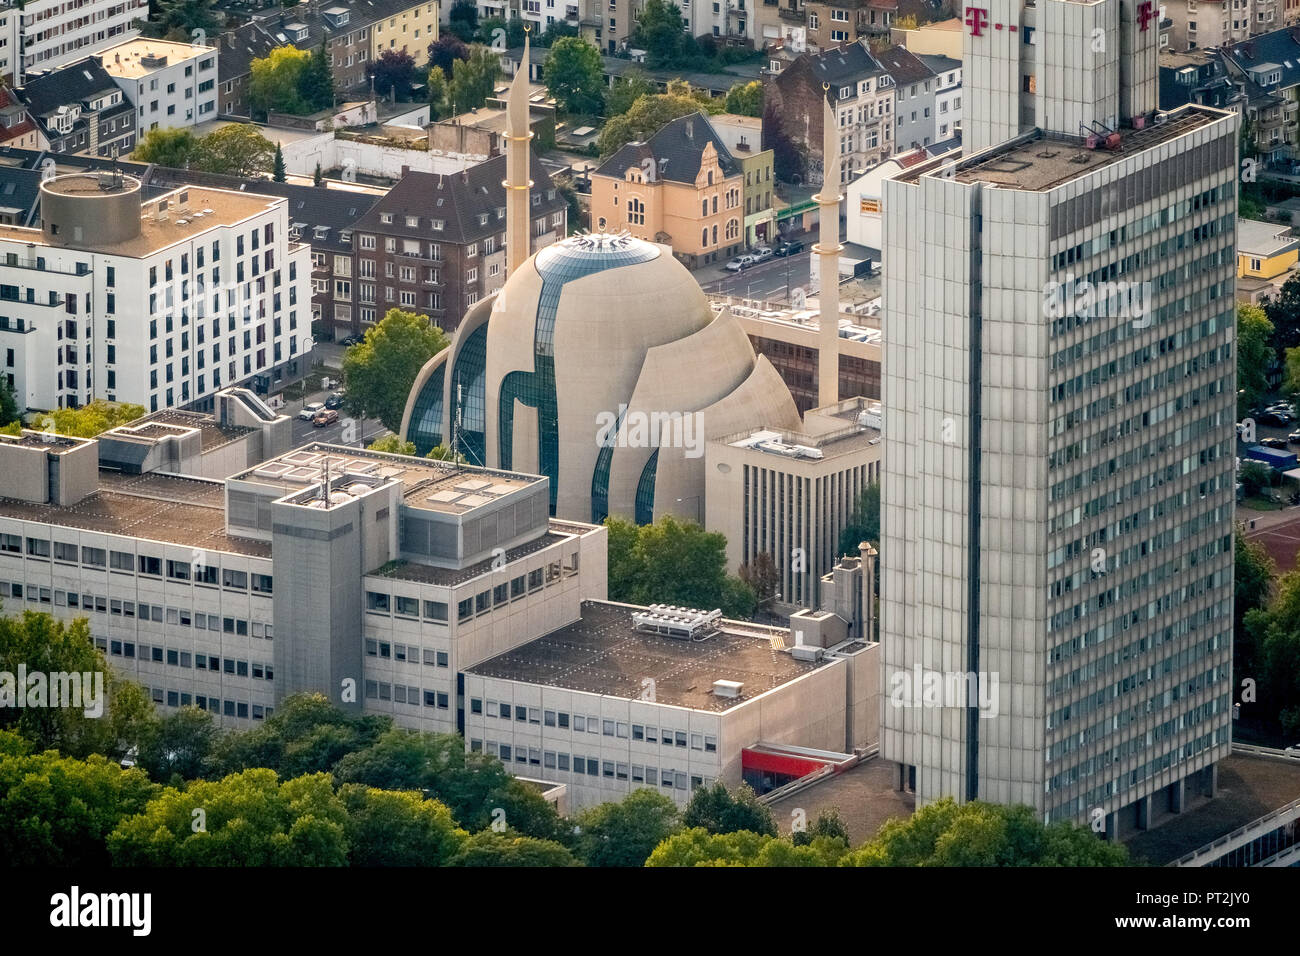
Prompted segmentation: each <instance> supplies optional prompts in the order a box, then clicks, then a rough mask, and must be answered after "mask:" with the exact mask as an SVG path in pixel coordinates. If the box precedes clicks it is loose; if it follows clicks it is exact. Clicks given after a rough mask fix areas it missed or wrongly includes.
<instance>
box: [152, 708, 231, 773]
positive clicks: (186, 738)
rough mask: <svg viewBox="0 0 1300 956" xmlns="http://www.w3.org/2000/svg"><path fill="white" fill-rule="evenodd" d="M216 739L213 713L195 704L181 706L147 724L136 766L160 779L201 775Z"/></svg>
mask: <svg viewBox="0 0 1300 956" xmlns="http://www.w3.org/2000/svg"><path fill="white" fill-rule="evenodd" d="M216 739H217V729H216V725H215V724H214V722H213V720H212V714H210V713H209V712H208V711H206V710H200V709H199V708H197V707H182V708H181V709H180V710H177V711H173V712H172V713H170V714H166V715H164V716H162V717H160V718H158V719H157V720H155V721H152V722H151V723H150V724H149V725H148V727H147V728H146V730H145V732H144V736H143V739H142V740H141V741H140V744H139V754H138V756H137V758H136V766H138V767H140V768H141V769H142V770H144V771H145V772H146V773H148V774H149V776H150V777H152V778H153V779H154V780H157V781H159V782H160V783H166V782H169V781H171V780H172V779H173V777H179V778H180V779H182V780H192V779H194V778H196V777H201V776H203V774H204V771H205V770H206V769H207V761H208V756H209V755H210V754H211V753H212V748H213V745H214V744H215V743H216Z"/></svg>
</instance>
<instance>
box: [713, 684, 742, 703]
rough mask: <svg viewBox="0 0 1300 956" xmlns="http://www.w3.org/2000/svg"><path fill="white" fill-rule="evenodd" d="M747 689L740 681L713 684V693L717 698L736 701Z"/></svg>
mask: <svg viewBox="0 0 1300 956" xmlns="http://www.w3.org/2000/svg"><path fill="white" fill-rule="evenodd" d="M744 689H745V685H744V684H743V683H741V682H740V681H738V680H715V681H714V682H713V693H714V695H715V696H717V697H727V698H731V699H734V698H736V697H739V696H740V692H741V691H742V690H744Z"/></svg>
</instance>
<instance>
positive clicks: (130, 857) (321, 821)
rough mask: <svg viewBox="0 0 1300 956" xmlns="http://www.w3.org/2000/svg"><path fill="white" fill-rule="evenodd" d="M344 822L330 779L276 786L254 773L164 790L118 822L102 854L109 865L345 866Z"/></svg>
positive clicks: (270, 776) (265, 773) (270, 773)
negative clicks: (107, 856) (109, 859)
mask: <svg viewBox="0 0 1300 956" xmlns="http://www.w3.org/2000/svg"><path fill="white" fill-rule="evenodd" d="M200 822H201V823H202V827H201V828H200V827H196V824H197V823H200ZM347 823H348V815H347V811H346V810H345V809H344V806H343V803H342V801H341V800H340V799H339V798H338V796H337V795H336V794H335V793H334V787H333V784H332V782H331V780H330V776H329V774H325V773H316V774H310V775H307V776H303V777H297V778H295V779H292V780H286V781H284V782H283V783H281V782H280V780H279V778H278V777H277V776H276V774H275V771H274V770H267V769H260V768H259V769H256V770H246V771H244V772H243V773H236V774H231V775H230V776H227V777H225V778H223V779H221V780H217V781H211V780H196V781H194V782H193V783H191V784H189V786H188V787H187V788H186V789H185V790H176V789H173V788H170V787H169V788H168V789H166V790H164V791H163V792H162V793H161V794H160V795H159V796H157V797H155V798H154V799H153V800H150V801H149V804H148V806H147V807H146V808H145V810H144V812H143V813H141V814H139V815H138V816H134V817H131V818H130V819H127V820H123V821H122V822H121V823H119V824H118V825H117V827H116V829H114V830H113V832H112V833H111V834H110V835H109V838H108V850H109V853H110V854H111V856H112V859H113V865H114V866H345V865H346V864H347V861H348V842H347V836H346V831H345V827H346V825H347Z"/></svg>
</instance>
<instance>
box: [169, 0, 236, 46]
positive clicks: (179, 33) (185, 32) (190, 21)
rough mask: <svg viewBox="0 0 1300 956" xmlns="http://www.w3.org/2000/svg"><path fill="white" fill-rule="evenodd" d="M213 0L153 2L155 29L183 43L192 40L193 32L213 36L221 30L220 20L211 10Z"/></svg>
mask: <svg viewBox="0 0 1300 956" xmlns="http://www.w3.org/2000/svg"><path fill="white" fill-rule="evenodd" d="M212 5H213V0H154V12H155V14H156V17H157V18H156V20H155V21H154V22H155V23H156V24H157V28H158V30H159V31H160V35H162V34H166V35H168V36H169V37H174V38H175V39H177V40H181V41H183V42H189V41H190V40H192V39H193V38H194V31H195V30H204V31H206V32H208V33H212V34H215V33H216V32H217V31H218V30H220V29H221V20H220V19H219V18H218V15H217V13H216V11H215V10H213V9H212Z"/></svg>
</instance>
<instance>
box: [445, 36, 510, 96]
mask: <svg viewBox="0 0 1300 956" xmlns="http://www.w3.org/2000/svg"><path fill="white" fill-rule="evenodd" d="M500 75H501V61H500V60H499V59H498V58H497V55H496V54H495V53H493V52H492V51H491V50H489V49H488V48H487V47H485V46H481V45H479V44H477V43H476V44H474V46H472V47H470V49H469V57H468V58H467V59H464V60H460V61H458V62H457V63H456V65H455V67H454V69H453V70H452V74H451V101H452V105H453V108H454V109H456V110H457V111H458V112H461V113H463V112H465V111H466V110H475V109H478V108H480V107H481V106H483V104H485V103H486V102H487V99H488V97H489V96H491V95H492V93H493V91H494V90H495V89H496V82H497V78H498V77H499V76H500Z"/></svg>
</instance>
